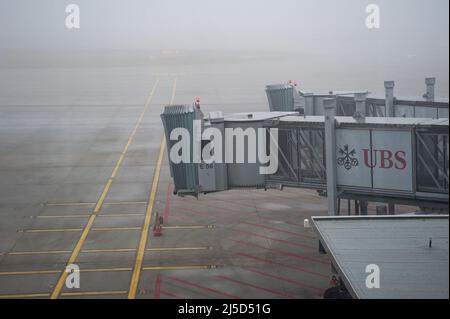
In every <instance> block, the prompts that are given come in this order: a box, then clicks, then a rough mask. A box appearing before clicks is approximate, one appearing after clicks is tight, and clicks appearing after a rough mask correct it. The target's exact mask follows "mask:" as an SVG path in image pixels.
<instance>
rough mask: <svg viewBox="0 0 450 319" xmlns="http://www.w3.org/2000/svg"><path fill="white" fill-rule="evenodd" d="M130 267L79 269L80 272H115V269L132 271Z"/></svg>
mask: <svg viewBox="0 0 450 319" xmlns="http://www.w3.org/2000/svg"><path fill="white" fill-rule="evenodd" d="M132 270H133V269H132V268H131V267H123V268H94V269H80V272H117V271H132Z"/></svg>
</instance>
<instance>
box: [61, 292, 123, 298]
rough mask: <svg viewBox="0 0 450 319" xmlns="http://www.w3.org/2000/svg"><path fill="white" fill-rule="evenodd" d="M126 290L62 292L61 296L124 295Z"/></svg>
mask: <svg viewBox="0 0 450 319" xmlns="http://www.w3.org/2000/svg"><path fill="white" fill-rule="evenodd" d="M126 294H127V291H126V290H119V291H86V292H81V291H80V292H63V293H61V296H62V297H81V296H110V295H126Z"/></svg>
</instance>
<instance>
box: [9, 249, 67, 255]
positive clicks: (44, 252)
mask: <svg viewBox="0 0 450 319" xmlns="http://www.w3.org/2000/svg"><path fill="white" fill-rule="evenodd" d="M70 253H71V251H70V250H47V251H13V252H10V253H7V254H5V255H8V256H27V255H58V254H70Z"/></svg>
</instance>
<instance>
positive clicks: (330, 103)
mask: <svg viewBox="0 0 450 319" xmlns="http://www.w3.org/2000/svg"><path fill="white" fill-rule="evenodd" d="M323 108H324V111H325V112H324V113H325V157H326V169H327V199H328V215H330V216H335V215H337V186H336V185H337V184H336V121H335V118H334V116H335V112H336V98H329V99H325V100H324V101H323Z"/></svg>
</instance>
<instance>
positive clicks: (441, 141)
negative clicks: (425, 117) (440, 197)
mask: <svg viewBox="0 0 450 319" xmlns="http://www.w3.org/2000/svg"><path fill="white" fill-rule="evenodd" d="M416 145H417V159H416V162H417V173H416V174H417V189H418V191H420V192H440V193H448V191H449V189H448V184H449V179H448V173H449V168H448V166H449V161H448V158H449V142H448V132H446V133H434V132H420V131H419V132H416Z"/></svg>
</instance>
